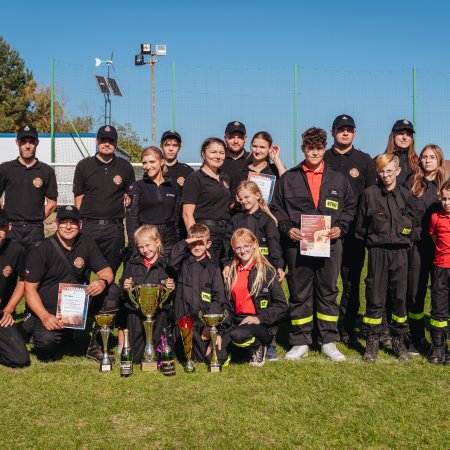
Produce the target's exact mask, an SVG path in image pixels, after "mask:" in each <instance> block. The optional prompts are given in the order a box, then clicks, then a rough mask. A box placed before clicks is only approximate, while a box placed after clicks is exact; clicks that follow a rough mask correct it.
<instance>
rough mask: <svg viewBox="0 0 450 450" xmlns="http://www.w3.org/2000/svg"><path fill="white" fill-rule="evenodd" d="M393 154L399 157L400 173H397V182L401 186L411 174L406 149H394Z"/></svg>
mask: <svg viewBox="0 0 450 450" xmlns="http://www.w3.org/2000/svg"><path fill="white" fill-rule="evenodd" d="M394 155H395V156H397V157H398V159H399V167H400V169H401V171H400V173H399V174H398V175H397V183H398V184H399V185H400V186H403V185H404V184H405V183H406V180H407V179H408V178H409V177H410V176H411V175H412V174H413V171H412V170H411V167H409V161H408V149H405V150H403V149H398V148H396V149H394Z"/></svg>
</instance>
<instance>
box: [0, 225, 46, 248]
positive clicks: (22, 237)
mask: <svg viewBox="0 0 450 450" xmlns="http://www.w3.org/2000/svg"><path fill="white" fill-rule="evenodd" d="M11 225H12V226H11V231H10V233H9V234H8V236H9V237H11V238H12V239H14V240H15V241H17V242H18V243H19V244H20V245H21V246H22V247H23V248H24V249H25V250H28V249H30V248H31V247H32V246H33V245H34V244H36V242H39V241H42V240H44V238H45V236H44V224H43V223H42V222H36V223H26V222H12V223H11Z"/></svg>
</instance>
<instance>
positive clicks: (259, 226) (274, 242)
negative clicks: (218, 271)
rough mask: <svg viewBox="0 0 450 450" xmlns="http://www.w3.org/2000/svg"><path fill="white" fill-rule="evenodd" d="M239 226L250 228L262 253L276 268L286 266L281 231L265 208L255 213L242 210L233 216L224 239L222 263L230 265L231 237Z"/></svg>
mask: <svg viewBox="0 0 450 450" xmlns="http://www.w3.org/2000/svg"><path fill="white" fill-rule="evenodd" d="M238 228H247V229H249V230H250V231H251V232H252V233H253V234H254V235H255V236H256V239H258V243H259V248H260V250H261V253H262V254H263V255H264V256H265V257H266V258H267V259H269V261H270V262H271V263H272V265H273V266H275V268H276V269H283V268H284V261H283V251H282V249H281V246H280V233H279V232H278V228H277V226H276V224H275V222H274V220H273V219H272V217H270V216H269V215H268V214H267V213H266V212H265V211H264V210H262V209H258V210H257V211H255V212H254V213H253V214H250V213H248V212H247V211H245V212H240V213H237V214H236V215H234V216H233V217H232V218H231V222H230V223H229V224H228V229H227V235H226V237H225V241H224V250H225V251H224V254H225V256H224V258H223V259H222V263H223V264H224V265H229V264H230V260H231V258H232V257H233V249H232V248H231V237H232V236H233V233H234V232H235V231H236V230H237V229H238Z"/></svg>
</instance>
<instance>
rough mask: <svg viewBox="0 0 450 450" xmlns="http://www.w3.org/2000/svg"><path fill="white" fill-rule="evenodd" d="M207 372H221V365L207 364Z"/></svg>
mask: <svg viewBox="0 0 450 450" xmlns="http://www.w3.org/2000/svg"><path fill="white" fill-rule="evenodd" d="M208 372H211V373H218V372H222V366H209V367H208Z"/></svg>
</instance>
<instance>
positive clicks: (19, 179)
mask: <svg viewBox="0 0 450 450" xmlns="http://www.w3.org/2000/svg"><path fill="white" fill-rule="evenodd" d="M16 144H17V146H18V147H19V157H18V158H17V159H15V160H13V161H8V162H5V163H3V164H1V165H0V196H1V195H2V194H3V193H5V204H4V206H3V207H4V209H5V211H6V214H7V215H8V218H9V220H10V222H11V225H12V227H11V231H10V233H9V236H10V237H12V238H13V239H15V240H16V241H17V242H19V243H20V244H21V245H22V246H23V247H25V248H29V247H31V246H32V245H33V244H35V243H36V242H38V241H40V240H42V239H44V224H43V221H44V220H45V219H46V218H47V217H48V216H49V215H50V214H51V213H52V212H53V211H54V210H55V208H56V199H57V197H58V187H57V184H56V176H55V171H54V170H53V169H52V168H51V167H50V166H48V165H47V164H44V163H43V162H41V161H39V160H38V159H37V158H36V148H37V146H38V145H39V137H38V133H37V131H36V129H35V128H34V127H33V126H31V125H25V126H24V127H22V128H20V129H19V131H18V132H17V139H16ZM46 201H47V204H45V202H46Z"/></svg>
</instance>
